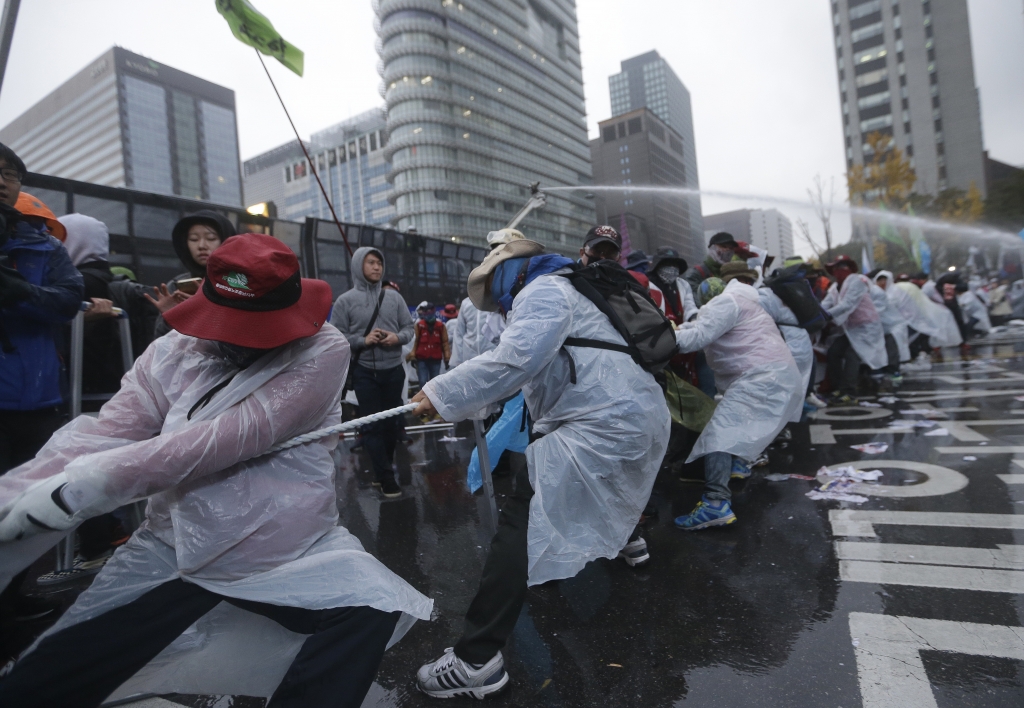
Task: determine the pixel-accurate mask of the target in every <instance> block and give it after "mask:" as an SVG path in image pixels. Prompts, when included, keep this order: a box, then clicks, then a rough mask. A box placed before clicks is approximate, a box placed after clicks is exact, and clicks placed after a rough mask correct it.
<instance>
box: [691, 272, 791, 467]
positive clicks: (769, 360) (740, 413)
mask: <svg viewBox="0 0 1024 708" xmlns="http://www.w3.org/2000/svg"><path fill="white" fill-rule="evenodd" d="M676 341H677V342H678V343H679V350H680V351H682V352H693V351H697V350H698V349H703V350H704V354H705V356H707V360H708V365H709V366H710V367H711V370H712V371H713V372H714V373H715V384H716V385H717V386H718V390H719V391H721V392H722V393H723V396H722V400H721V401H719V402H718V405H717V407H716V408H715V413H714V415H712V416H711V420H710V421H709V422H708V424H707V426H706V427H705V428H704V432H702V433H701V434H700V437H699V438H697V444H696V445H694V447H693V451H692V452H691V453H690V456H689V457H688V458H687V460H686V461H687V462H691V461H693V460H696V459H697V458H699V457H703V456H704V455H707V454H708V453H710V452H728V453H729V454H732V455H736V456H737V457H741V458H743V459H745V460H753V459H755V458H756V457H757V456H758V455H760V454H761V452H762V451H763V450H764V449H765V448H766V447H767V446H768V444H769V443H770V442H771V441H772V440H774V439H775V436H776V435H778V434H779V431H781V430H782V429H783V428H784V427H785V426H786V423H787V422H789V421H790V420H791V419H793V418H794V416H796V415H797V414H798V413H799V412H800V411H801V410H802V408H803V400H804V388H803V377H802V376H801V375H800V370H799V369H798V368H797V365H796V362H795V361H794V360H793V355H792V354H790V352H789V347H787V346H786V343H785V342H784V341H783V339H782V336H781V335H780V334H779V328H778V327H776V325H775V321H774V320H773V319H772V318H771V317H770V316H769V315H768V313H767V312H765V310H764V309H763V308H762V307H761V301H760V298H759V297H758V293H757V290H755V289H754V288H753V287H751V286H750V285H746V284H744V283H741V282H740V281H739V280H733V281H731V282H730V283H729V284H728V285H727V286H726V288H725V291H724V292H722V294H721V295H718V296H716V297H714V298H712V299H711V301H710V302H707V303H705V304H704V305H703V306H702V307H701V308H700V311H699V312H698V313H697V318H696V319H695V320H693V321H692V322H687V323H685V324H683V325H682V326H681V327H680V328H679V329H678V330H677V331H676Z"/></svg>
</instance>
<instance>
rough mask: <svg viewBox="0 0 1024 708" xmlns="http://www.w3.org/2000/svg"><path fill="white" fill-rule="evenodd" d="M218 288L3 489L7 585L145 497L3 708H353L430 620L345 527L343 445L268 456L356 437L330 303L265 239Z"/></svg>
mask: <svg viewBox="0 0 1024 708" xmlns="http://www.w3.org/2000/svg"><path fill="white" fill-rule="evenodd" d="M207 273H208V275H207V278H206V280H205V281H204V283H203V286H202V287H201V288H200V289H199V291H198V292H197V294H196V295H195V296H193V297H192V298H189V299H188V300H187V301H186V302H183V303H181V304H180V305H178V306H177V307H175V308H174V309H173V314H172V313H171V312H169V313H168V315H169V319H168V322H169V323H170V324H171V325H172V326H173V327H174V328H175V331H172V332H170V333H168V334H167V335H166V336H164V337H161V338H159V339H157V340H156V341H154V342H153V343H152V344H151V345H150V346H149V347H148V348H147V349H146V351H145V352H144V353H143V354H142V356H141V357H139V359H138V360H137V361H136V363H135V365H134V366H133V367H132V369H131V370H130V371H129V372H128V373H127V374H126V375H125V377H124V379H123V381H122V386H121V389H120V391H119V392H118V393H117V394H116V395H115V396H114V398H113V399H111V400H110V401H109V402H108V403H107V404H106V405H105V406H104V407H103V408H102V410H101V411H100V414H99V417H98V418H91V417H88V416H81V417H79V418H77V419H75V420H74V421H72V422H71V423H69V424H68V425H66V426H65V427H64V428H62V429H61V430H59V431H57V433H56V434H54V436H53V437H52V438H51V439H50V441H49V443H47V445H46V447H45V448H44V449H43V452H42V453H41V455H40V456H38V457H37V458H36V459H34V460H31V461H29V462H28V463H26V464H25V465H22V466H21V467H19V468H18V469H16V470H13V471H12V472H10V473H8V474H7V475H4V476H3V477H0V552H2V553H3V559H4V561H5V563H4V564H3V565H2V566H0V573H4V572H10V571H17V570H18V567H17V565H18V564H19V563H23V564H24V565H26V566H27V565H28V564H30V563H31V562H33V561H34V560H35V558H36V557H38V555H39V554H40V553H42V552H44V551H45V550H47V549H48V548H50V547H51V546H52V545H54V544H56V542H57V541H58V540H59V539H60V538H61V537H62V536H63V535H64V534H65V533H66V532H67V531H68V530H69V529H71V528H73V527H74V526H76V525H77V524H78V523H80V522H81V521H82V520H84V519H88V518H92V517H94V516H97V515H99V514H103V513H107V512H110V511H112V510H113V509H116V508H118V507H120V506H122V505H124V504H126V503H129V502H132V501H136V500H139V499H145V498H148V505H147V507H146V522H145V523H144V524H143V525H142V526H141V528H140V529H139V530H138V531H136V532H135V533H134V534H133V535H132V537H131V538H130V539H129V540H128V542H127V543H125V544H124V545H123V546H122V547H121V548H120V549H119V550H118V551H117V552H116V553H115V555H114V556H113V557H112V558H111V560H110V561H108V563H107V564H106V565H105V566H104V568H103V570H101V571H100V573H99V575H97V576H96V579H95V581H94V582H93V584H92V586H91V587H90V589H88V590H86V591H85V592H84V593H82V594H81V595H80V596H79V597H78V600H77V601H76V602H75V604H74V605H73V606H72V607H71V608H70V609H69V610H68V611H67V613H66V614H65V615H64V616H63V617H62V618H61V619H60V620H59V621H58V623H57V624H56V625H55V626H54V627H53V628H52V629H50V630H49V631H48V632H47V634H46V635H44V636H43V637H42V639H41V640H40V641H39V642H38V643H37V644H36V645H35V647H34V648H33V649H32V650H31V651H30V652H28V653H27V654H25V655H24V656H23V657H22V658H21V659H20V660H19V661H18V663H17V664H15V665H14V667H13V669H12V670H11V672H10V673H9V674H8V675H7V676H6V677H5V678H4V679H3V681H0V705H4V706H6V705H12V706H13V705H19V706H30V705H31V706H57V705H79V706H98V705H100V703H102V702H103V701H104V700H106V699H107V698H108V697H110V696H111V695H113V696H114V697H115V698H120V697H122V696H124V695H133V694H138V693H151V692H152V693H167V692H172V693H173V692H178V693H198V694H222V693H229V694H238V695H250V696H264V697H268V698H270V701H269V703H268V708H284V707H289V708H291V707H294V708H299V707H300V706H301V707H303V708H305V707H307V706H312V707H316V706H347V707H349V708H357V707H358V706H359V705H361V703H362V701H363V698H364V696H365V695H366V692H367V691H368V690H369V688H370V686H371V685H372V683H373V679H374V677H375V675H376V672H377V667H378V666H379V664H380V661H381V658H382V657H383V654H384V651H385V648H386V647H387V646H388V645H389V644H391V643H394V641H396V640H397V639H399V638H401V636H402V635H403V634H404V633H405V632H406V631H407V630H408V628H409V627H410V626H411V624H412V621H414V620H415V619H429V617H430V613H431V608H432V602H431V601H430V600H429V599H427V598H426V597H424V596H423V595H421V594H420V593H419V592H417V591H416V590H415V589H413V588H412V587H411V586H410V585H408V584H407V583H406V582H405V581H404V580H402V579H401V578H399V577H398V576H397V575H395V574H394V573H392V572H391V571H389V570H388V569H387V568H386V567H384V565H382V564H381V563H380V562H379V561H377V560H376V559H375V558H374V557H373V556H371V555H369V554H368V553H366V552H365V551H364V550H363V548H362V546H361V544H360V543H359V541H358V540H357V539H356V538H355V537H354V536H352V534H350V533H349V532H348V531H347V530H346V529H345V528H343V527H341V526H339V525H338V505H337V494H336V490H335V479H334V461H333V459H332V457H331V452H332V450H333V449H334V447H335V446H336V444H337V438H336V437H333V438H325V439H321V440H317V441H314V442H310V443H307V444H304V445H299V446H297V447H294V448H291V449H288V450H286V451H282V452H276V453H270V454H268V452H269V450H271V448H273V447H274V446H275V445H277V444H279V443H281V442H283V441H285V440H288V439H290V438H292V437H295V436H296V435H301V434H303V433H307V432H309V431H312V430H317V429H320V428H324V427H328V426H331V425H336V424H337V423H339V422H340V420H341V406H340V395H341V387H342V383H343V382H344V380H345V375H346V371H347V369H348V364H349V345H348V342H347V340H346V339H345V337H343V336H342V335H341V333H340V332H338V330H337V329H335V328H334V327H333V326H325V322H324V320H325V318H326V317H327V314H328V308H329V307H330V291H329V289H328V286H327V284H326V283H321V282H319V281H316V280H306V279H303V278H301V276H300V275H299V264H298V260H297V259H296V257H295V254H293V253H292V252H291V251H290V250H289V249H288V248H287V247H286V246H285V245H284V244H282V243H281V242H280V241H277V240H276V239H274V238H272V237H270V236H265V235H259V234H243V235H241V236H234V237H232V238H230V239H228V240H227V241H225V243H224V245H223V246H221V247H220V248H219V249H217V250H216V251H215V252H214V253H213V254H211V256H210V259H209V262H208V268H207ZM12 565H13V567H12ZM4 579H5V578H0V582H3V580H4ZM268 620H269V621H268ZM278 625H280V626H278ZM190 627H191V629H189V628H190ZM281 627H283V628H284V629H285V630H288V631H284V630H282V629H281ZM185 630H189V631H188V632H186V633H185V634H184V635H182V632H185ZM158 655H159V658H157V656H158ZM151 660H152V663H151ZM228 667H234V669H230V668H228ZM65 672H66V673H65ZM58 677H59V678H60V680H57V679H58Z"/></svg>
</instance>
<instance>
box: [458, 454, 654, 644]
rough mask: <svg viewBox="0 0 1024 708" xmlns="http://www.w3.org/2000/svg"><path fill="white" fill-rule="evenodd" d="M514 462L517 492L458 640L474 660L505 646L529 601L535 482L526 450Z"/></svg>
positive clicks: (501, 520)
mask: <svg viewBox="0 0 1024 708" xmlns="http://www.w3.org/2000/svg"><path fill="white" fill-rule="evenodd" d="M509 464H510V466H511V467H512V474H513V478H514V480H515V491H514V492H513V493H512V495H511V496H510V497H508V498H507V499H506V500H505V503H504V504H503V505H502V507H501V513H500V514H499V515H498V530H497V531H496V532H495V534H494V538H492V539H491V549H490V551H488V553H487V560H485V561H484V570H483V573H482V575H481V577H480V587H479V588H477V591H476V595H475V596H474V597H473V601H472V602H470V603H469V610H467V612H466V618H465V621H464V623H463V628H462V637H461V638H460V639H459V641H458V642H457V643H456V644H455V655H456V656H457V657H459V658H460V659H462V660H463V661H468V662H469V663H471V664H483V663H486V662H488V661H490V660H491V658H492V657H493V656H494V655H495V654H497V653H498V652H499V651H501V650H502V649H503V648H504V647H505V644H506V643H507V642H508V638H509V637H510V636H511V635H512V630H513V629H515V626H516V622H517V621H518V620H519V613H520V612H521V611H522V609H523V603H525V602H526V590H527V586H526V583H527V581H528V580H529V567H528V566H529V560H528V553H527V544H526V532H527V528H528V527H529V523H530V500H531V499H532V498H533V487H531V486H530V473H529V471H528V468H527V466H526V456H525V455H512V456H510V458H509ZM641 530H642V529H641V527H640V526H637V527H636V528H635V529H634V530H633V534H632V535H631V536H630V537H629V540H630V541H635V540H636V539H637V538H639V537H640V533H641Z"/></svg>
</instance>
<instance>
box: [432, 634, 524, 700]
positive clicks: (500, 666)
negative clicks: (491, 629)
mask: <svg viewBox="0 0 1024 708" xmlns="http://www.w3.org/2000/svg"><path fill="white" fill-rule="evenodd" d="M507 683H508V672H506V671H505V661H504V659H502V658H501V652H500V651H499V652H498V653H497V654H495V655H494V657H493V658H492V659H491V660H490V661H488V662H487V663H486V664H484V665H483V666H481V667H480V668H477V669H474V668H473V667H472V666H470V665H469V664H467V663H466V662H464V661H463V660H462V659H460V658H459V657H457V656H455V650H454V649H453V648H452V647H448V648H447V649H445V650H444V654H442V655H441V658H440V659H438V660H437V661H435V662H434V663H432V664H424V665H423V666H421V667H420V670H419V671H417V672H416V687H417V688H419V689H420V690H421V691H423V693H425V694H427V695H428V696H431V697H432V698H451V697H452V696H472V697H473V698H478V699H483V698H484V696H488V695H490V694H492V693H497V692H498V691H500V690H501V689H503V688H505V685H506V684H507Z"/></svg>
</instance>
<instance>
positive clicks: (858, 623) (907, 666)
mask: <svg viewBox="0 0 1024 708" xmlns="http://www.w3.org/2000/svg"><path fill="white" fill-rule="evenodd" d="M850 636H851V637H852V638H853V639H854V641H855V646H856V648H855V649H854V653H855V654H856V656H857V678H858V681H859V683H860V695H861V700H862V701H863V705H864V708H891V707H892V706H900V708H937V707H938V704H937V703H936V702H935V696H934V695H932V688H931V683H930V682H929V680H928V674H927V673H926V672H925V669H924V662H922V661H921V650H929V651H947V652H954V653H957V654H969V655H973V656H992V657H999V658H1004V659H1018V660H1021V659H1024V628H1021V627H1002V626H999V625H994V624H976V623H973V622H950V621H946V620H934V619H922V618H918V617H893V616H890V615H876V614H869V613H866V612H851V613H850Z"/></svg>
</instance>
